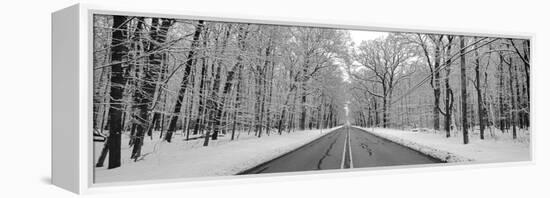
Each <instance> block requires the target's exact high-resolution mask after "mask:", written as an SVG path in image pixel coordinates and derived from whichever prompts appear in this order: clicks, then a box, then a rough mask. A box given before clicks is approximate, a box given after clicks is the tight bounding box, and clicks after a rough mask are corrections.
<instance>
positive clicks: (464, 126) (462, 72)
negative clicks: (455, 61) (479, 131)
mask: <svg viewBox="0 0 550 198" xmlns="http://www.w3.org/2000/svg"><path fill="white" fill-rule="evenodd" d="M464 53H465V49H464V36H460V89H461V94H462V100H461V103H462V136H463V141H464V144H468V142H469V138H468V106H467V101H466V100H467V99H468V98H467V95H466V94H467V93H466V54H464Z"/></svg>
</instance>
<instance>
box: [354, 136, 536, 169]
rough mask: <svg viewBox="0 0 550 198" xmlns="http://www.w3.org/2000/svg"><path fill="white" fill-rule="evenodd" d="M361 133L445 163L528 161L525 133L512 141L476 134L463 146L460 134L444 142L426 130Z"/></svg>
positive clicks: (510, 138)
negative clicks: (391, 142)
mask: <svg viewBox="0 0 550 198" xmlns="http://www.w3.org/2000/svg"><path fill="white" fill-rule="evenodd" d="M362 129H364V130H367V131H369V132H372V133H373V134H375V135H378V136H380V137H383V138H386V139H389V140H392V141H394V142H396V143H399V144H402V145H404V146H407V147H409V148H412V149H414V150H417V151H420V152H422V153H424V154H427V155H430V156H432V157H436V158H438V159H441V160H443V161H446V162H468V161H473V162H511V161H526V160H530V158H531V154H530V149H529V147H530V134H529V131H526V130H522V131H519V132H518V138H517V139H516V140H514V139H512V134H511V132H506V133H502V132H501V131H500V130H498V129H494V128H493V129H491V130H493V132H492V133H491V132H490V131H489V130H487V131H486V137H485V139H484V140H481V139H480V138H479V135H478V133H479V132H477V133H475V132H474V133H473V135H470V143H469V144H463V143H462V134H461V133H458V132H456V131H454V132H451V137H450V138H445V134H444V132H439V133H435V132H433V131H430V130H414V132H413V130H399V129H385V128H374V130H373V129H372V128H362ZM470 133H471V132H470Z"/></svg>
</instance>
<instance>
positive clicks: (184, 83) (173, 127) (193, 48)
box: [164, 20, 204, 142]
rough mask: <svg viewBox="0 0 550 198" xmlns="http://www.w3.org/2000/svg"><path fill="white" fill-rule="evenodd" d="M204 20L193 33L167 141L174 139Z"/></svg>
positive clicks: (166, 137)
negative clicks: (173, 135)
mask: <svg viewBox="0 0 550 198" xmlns="http://www.w3.org/2000/svg"><path fill="white" fill-rule="evenodd" d="M203 24H204V21H202V20H199V22H198V24H197V27H196V29H195V33H194V34H193V42H192V43H191V49H190V50H189V53H188V54H187V61H186V62H185V71H184V74H183V79H182V81H181V85H180V88H179V91H178V98H177V100H176V105H175V106H174V111H172V118H171V119H170V124H168V131H166V136H164V139H165V140H166V141H167V142H171V141H172V134H173V133H174V131H176V126H177V121H178V116H179V114H180V112H181V106H182V102H183V97H184V96H185V91H186V89H187V83H188V81H189V79H188V77H189V74H190V73H191V67H193V64H194V62H195V61H194V59H195V57H194V56H195V51H196V50H197V47H198V46H199V39H200V35H201V32H202V27H203Z"/></svg>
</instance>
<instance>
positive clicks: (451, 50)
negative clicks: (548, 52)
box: [347, 33, 530, 144]
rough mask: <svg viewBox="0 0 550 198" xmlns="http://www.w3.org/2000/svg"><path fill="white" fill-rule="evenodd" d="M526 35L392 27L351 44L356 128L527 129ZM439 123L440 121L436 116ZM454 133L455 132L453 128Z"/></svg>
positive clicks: (481, 133)
mask: <svg viewBox="0 0 550 198" xmlns="http://www.w3.org/2000/svg"><path fill="white" fill-rule="evenodd" d="M529 50H530V43H529V40H522V39H509V38H489V37H474V36H455V35H438V34H418V33H390V34H389V35H388V36H387V37H386V38H380V39H376V40H374V41H369V42H363V43H361V44H360V45H359V47H358V48H357V49H355V51H354V53H353V56H354V57H355V58H354V59H353V60H351V61H350V63H349V64H348V65H347V66H348V72H349V73H350V74H351V75H350V76H351V85H350V86H351V89H350V90H351V95H352V98H351V101H352V102H351V103H350V105H351V106H352V108H351V109H354V110H355V111H353V112H352V117H353V118H354V122H355V123H356V124H357V125H360V126H364V127H366V126H369V127H372V126H379V127H384V128H386V127H389V128H399V129H412V128H427V129H432V130H434V131H436V132H438V131H440V130H441V126H443V130H442V132H444V133H445V136H446V137H450V136H451V135H452V134H451V131H455V132H456V133H458V129H461V131H462V132H461V133H462V134H461V135H462V136H463V138H464V143H465V144H467V143H468V137H470V136H472V135H476V136H479V138H480V139H484V138H485V136H487V133H489V134H490V135H491V136H492V135H494V133H496V131H497V130H498V131H500V132H502V133H507V132H510V133H512V136H513V137H514V138H516V137H517V135H518V133H519V132H520V131H527V129H528V128H529V105H530V103H529V101H530V94H529V90H530V88H529V67H530V65H529V54H530V51H529ZM441 121H443V122H441ZM455 135H456V134H455Z"/></svg>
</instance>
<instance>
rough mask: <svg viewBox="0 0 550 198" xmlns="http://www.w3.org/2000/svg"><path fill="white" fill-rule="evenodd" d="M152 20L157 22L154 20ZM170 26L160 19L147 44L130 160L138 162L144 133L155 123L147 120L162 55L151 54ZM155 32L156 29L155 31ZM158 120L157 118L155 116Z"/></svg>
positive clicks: (138, 92)
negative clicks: (147, 57) (145, 62)
mask: <svg viewBox="0 0 550 198" xmlns="http://www.w3.org/2000/svg"><path fill="white" fill-rule="evenodd" d="M153 20H159V19H156V18H154V19H153ZM171 25H172V20H170V19H162V22H161V24H160V28H158V32H157V31H155V32H151V33H150V36H151V39H152V40H153V42H151V43H149V49H148V50H147V51H148V52H151V53H152V54H151V55H149V64H148V65H147V66H146V67H145V68H144V69H143V70H144V71H143V72H144V77H143V83H140V84H141V85H142V87H141V88H140V89H141V90H138V91H137V98H138V104H139V106H138V113H137V114H138V119H139V121H138V125H137V129H136V133H135V136H134V141H133V149H132V155H131V159H134V160H138V158H139V157H140V156H141V147H142V146H143V141H144V137H145V132H146V131H148V129H149V128H151V129H152V123H154V122H155V119H154V116H152V117H153V121H152V122H151V121H150V120H149V117H151V116H150V115H149V111H150V110H152V108H151V107H153V105H152V104H151V102H152V98H153V97H154V96H155V91H156V89H157V83H156V81H157V80H158V78H159V76H158V75H159V73H160V72H161V67H162V61H163V54H162V53H159V52H152V51H153V50H156V49H157V48H159V47H160V46H159V45H160V44H163V43H164V42H165V41H166V36H167V34H168V29H169V28H170V26H171ZM155 30H157V29H155ZM157 119H158V116H157Z"/></svg>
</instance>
